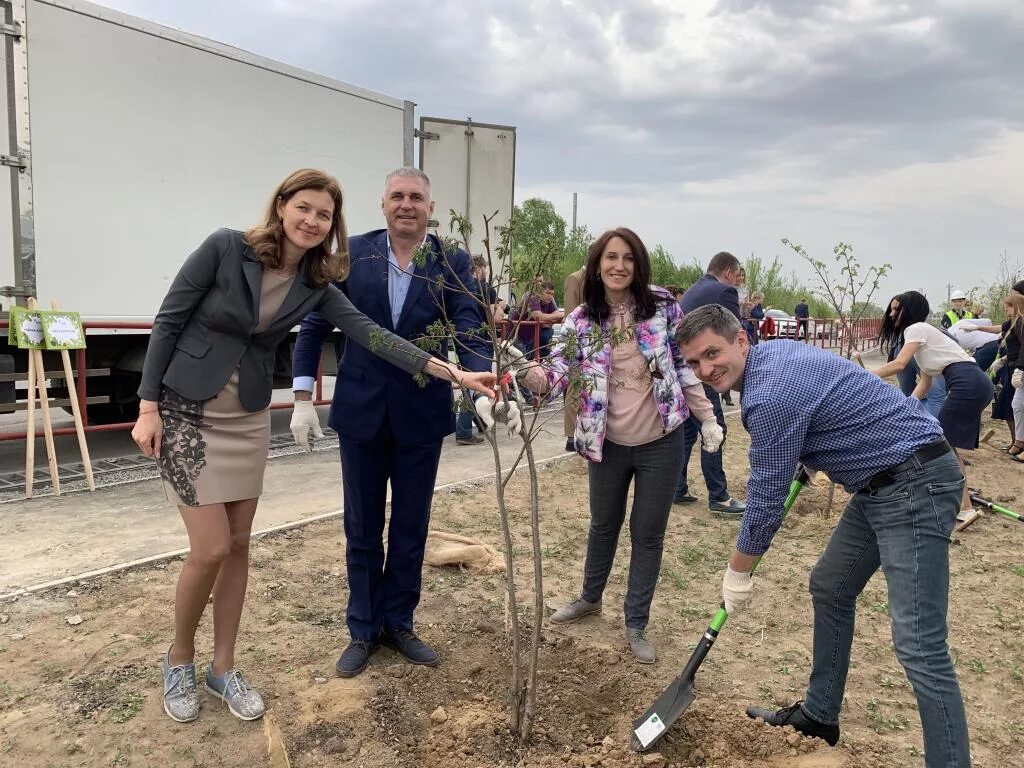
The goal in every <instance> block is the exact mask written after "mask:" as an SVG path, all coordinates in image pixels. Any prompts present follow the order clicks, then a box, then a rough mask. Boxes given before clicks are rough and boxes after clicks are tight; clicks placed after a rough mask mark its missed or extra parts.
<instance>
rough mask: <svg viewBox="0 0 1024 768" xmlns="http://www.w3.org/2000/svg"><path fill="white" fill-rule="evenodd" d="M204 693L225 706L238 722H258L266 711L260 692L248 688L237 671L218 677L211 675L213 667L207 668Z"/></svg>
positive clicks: (247, 684)
mask: <svg viewBox="0 0 1024 768" xmlns="http://www.w3.org/2000/svg"><path fill="white" fill-rule="evenodd" d="M206 692H207V693H209V694H210V695H211V696H216V697H217V698H218V699H220V700H221V701H223V702H224V703H225V704H227V705H228V709H229V710H230V711H231V714H232V715H234V716H235V717H237V718H238V719H239V720H259V719H260V718H261V717H263V715H264V714H265V713H266V711H267V705H266V704H264V703H263V697H262V696H260V692H259V691H257V690H256V689H255V688H252V687H250V686H249V683H248V682H246V680H245V678H244V677H243V676H242V671H241V670H239V669H229V670H228V671H227V672H225V673H224V674H223V675H220V676H219V677H218V676H216V675H214V674H213V665H212V664H211V665H210V666H208V667H207V668H206Z"/></svg>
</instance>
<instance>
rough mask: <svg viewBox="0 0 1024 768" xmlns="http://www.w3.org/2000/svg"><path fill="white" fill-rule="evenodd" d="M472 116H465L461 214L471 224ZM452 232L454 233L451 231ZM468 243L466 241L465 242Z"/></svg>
mask: <svg viewBox="0 0 1024 768" xmlns="http://www.w3.org/2000/svg"><path fill="white" fill-rule="evenodd" d="M472 172H473V118H471V117H467V118H466V209H465V211H463V214H462V215H463V216H465V217H466V221H467V222H468V223H469V224H470V225H471V226H472V223H473V221H472V219H470V218H469V217H470V214H471V211H470V209H469V201H470V199H471V197H470V190H471V189H472V185H473V178H472ZM452 234H454V233H452ZM467 245H468V243H467Z"/></svg>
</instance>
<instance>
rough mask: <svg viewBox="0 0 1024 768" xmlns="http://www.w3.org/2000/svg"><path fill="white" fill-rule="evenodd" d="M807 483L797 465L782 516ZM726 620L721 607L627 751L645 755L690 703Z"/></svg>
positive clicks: (806, 476) (643, 719)
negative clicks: (696, 680) (695, 680)
mask: <svg viewBox="0 0 1024 768" xmlns="http://www.w3.org/2000/svg"><path fill="white" fill-rule="evenodd" d="M809 479H810V476H809V474H808V472H807V470H806V469H805V468H804V467H803V465H800V466H799V467H798V468H797V472H796V476H795V477H794V478H793V482H792V483H791V484H790V486H789V495H788V496H787V497H786V503H785V505H784V510H785V512H789V510H790V508H791V507H792V506H793V502H794V501H796V497H797V494H799V493H800V489H801V488H803V487H804V485H805V484H806V483H807V481H808V480H809ZM759 562H761V558H758V559H757V562H755V563H754V568H757V563H759ZM751 572H753V569H751ZM728 618H729V614H728V612H726V610H725V606H724V605H723V606H722V607H720V608H719V609H718V613H716V614H715V617H714V618H713V619H712V620H711V624H710V626H708V628H707V629H706V630H705V631H704V636H703V637H701V639H700V642H699V643H697V647H696V648H695V649H694V651H693V654H692V655H691V656H690V660H689V661H688V662H686V666H685V667H683V671H682V672H681V673H680V674H679V677H677V678H676V679H675V680H673V681H672V683H671V684H670V685H669V687H668V688H666V689H665V690H664V692H663V693H662V694H661V696H659V697H658V700H657V701H656V702H654V704H652V705H651V708H650V709H648V710H647V711H646V712H644V714H643V717H641V718H640V719H639V720H637V721H636V722H635V723H633V734H632V736H631V737H630V740H629V746H630V748H631V749H633V750H636V751H637V752H646V751H647V750H648V749H650V748H651V747H653V746H654V745H655V744H656V743H657V742H658V741H659V740H660V739H661V737H662V736H664V735H665V732H666V731H667V730H668V729H669V728H670V727H671V726H672V724H673V723H674V722H675V721H676V720H678V719H679V716H680V715H682V714H683V712H685V711H686V710H687V708H688V707H689V706H690V704H692V703H693V699H694V696H695V694H694V692H693V676H694V675H695V674H697V670H698V669H699V668H700V665H701V664H702V663H703V662H704V657H705V656H707V655H708V652H709V651H710V650H711V646H712V645H714V644H715V639H716V638H717V637H718V633H719V632H720V631H721V630H722V627H723V626H725V621H726V619H728Z"/></svg>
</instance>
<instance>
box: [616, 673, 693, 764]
mask: <svg viewBox="0 0 1024 768" xmlns="http://www.w3.org/2000/svg"><path fill="white" fill-rule="evenodd" d="M694 698H695V694H694V692H693V678H692V677H685V678H684V677H682V676H680V677H677V678H676V679H675V680H673V681H672V684H671V685H669V687H668V688H666V689H665V690H664V691H663V692H662V694H661V696H659V697H658V700H657V701H656V702H654V704H652V705H651V708H650V709H648V710H647V711H646V712H644V714H643V716H642V717H641V718H640V719H639V720H637V721H636V722H635V723H633V733H632V735H631V736H630V739H629V746H630V749H632V750H634V751H635V752H646V751H647V750H648V749H650V748H651V747H653V746H654V745H655V744H657V743H658V742H659V741H661V737H662V736H664V735H665V732H666V731H668V729H669V728H670V727H671V726H672V724H673V723H674V722H675V721H676V720H678V719H679V716H680V715H681V714H683V712H685V711H686V710H687V708H688V707H689V706H690V705H691V704H692V703H693V700H694Z"/></svg>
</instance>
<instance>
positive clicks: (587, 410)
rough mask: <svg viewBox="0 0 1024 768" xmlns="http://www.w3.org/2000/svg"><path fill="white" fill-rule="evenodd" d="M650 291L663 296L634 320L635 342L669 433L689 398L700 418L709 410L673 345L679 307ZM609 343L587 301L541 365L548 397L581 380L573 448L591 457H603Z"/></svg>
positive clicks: (680, 420)
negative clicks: (647, 313)
mask: <svg viewBox="0 0 1024 768" xmlns="http://www.w3.org/2000/svg"><path fill="white" fill-rule="evenodd" d="M651 290H652V291H653V292H654V294H655V295H656V296H657V297H658V298H659V299H662V300H661V301H659V302H658V304H657V307H658V308H657V311H656V312H655V313H654V316H653V317H651V318H649V319H648V320H640V321H637V323H636V325H635V330H634V332H635V334H636V343H637V346H638V347H639V349H640V352H641V354H642V355H643V356H644V357H645V358H646V359H647V361H648V367H649V368H650V370H651V372H652V373H653V374H654V380H653V381H654V399H655V403H656V404H657V406H658V412H659V413H661V420H662V423H663V424H664V427H665V433H666V434H667V433H669V432H671V431H672V430H674V429H676V428H678V427H680V426H682V423H683V422H684V421H686V419H687V417H688V416H689V415H690V408H688V407H687V399H686V398H687V397H689V398H690V400H691V402H690V406H691V407H693V408H694V410H695V412H696V413H695V415H697V416H698V417H699V418H701V419H702V420H703V419H705V418H711V417H712V412H711V404H710V403H709V402H708V400H707V398H706V397H705V395H704V391H703V388H702V387H701V384H700V382H699V381H698V380H697V377H696V376H695V375H694V373H693V371H692V370H691V369H690V366H688V365H687V364H686V362H685V361H684V360H683V355H682V353H681V352H680V351H679V347H678V345H677V344H676V339H675V336H676V331H677V330H678V329H679V323H680V322H681V321H682V319H683V311H682V310H681V309H680V308H679V304H678V303H677V302H676V301H674V300H673V299H672V297H671V295H670V294H669V293H668V291H666V290H664V289H663V288H659V287H657V286H651ZM612 342H613V340H612V332H611V330H610V327H609V324H608V322H607V321H605V322H603V323H600V324H599V323H596V322H595V321H593V320H591V319H590V317H589V316H588V314H587V308H586V305H583V306H580V307H577V308H576V309H574V310H573V311H572V312H571V313H570V314H569V315H568V317H566V318H565V320H564V321H563V323H562V329H561V332H560V333H559V336H558V338H557V339H556V340H555V344H554V346H553V348H552V350H551V355H550V356H549V357H548V359H547V361H546V364H545V368H546V370H545V371H544V374H546V378H547V384H548V386H549V387H551V391H550V395H549V396H550V397H555V396H557V395H559V394H561V393H562V392H564V391H565V390H566V389H567V388H568V387H569V385H570V383H571V380H572V379H573V378H576V379H577V380H578V381H579V382H580V385H581V390H582V391H581V392H580V409H579V416H578V418H577V419H576V450H577V452H579V454H580V455H581V456H583V457H584V458H585V459H587V460H589V461H601V457H602V448H603V446H604V437H605V429H606V420H607V408H608V376H609V373H610V371H611V351H612ZM532 370H534V371H537V370H538V369H536V368H534V369H532ZM528 382H529V380H528ZM684 390H685V392H684Z"/></svg>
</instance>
